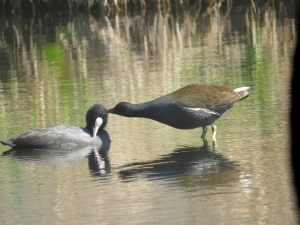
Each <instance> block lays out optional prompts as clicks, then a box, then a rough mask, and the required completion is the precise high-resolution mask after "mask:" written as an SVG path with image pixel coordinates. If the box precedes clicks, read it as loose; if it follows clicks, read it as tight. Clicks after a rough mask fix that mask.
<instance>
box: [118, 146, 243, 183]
mask: <svg viewBox="0 0 300 225" xmlns="http://www.w3.org/2000/svg"><path fill="white" fill-rule="evenodd" d="M236 168H237V165H236V164H235V163H234V162H231V161H229V160H228V159H226V158H224V157H223V156H222V155H221V154H219V153H216V152H213V151H211V150H210V148H209V147H207V146H203V147H181V148H178V149H176V150H175V151H174V152H172V153H170V154H168V155H165V156H162V157H161V158H160V159H157V160H154V161H149V162H138V163H132V164H128V165H124V166H123V169H122V170H121V171H120V177H121V179H123V180H124V181H131V180H133V179H135V178H136V177H139V175H142V176H145V177H146V178H149V179H170V178H176V179H177V178H178V177H182V179H184V178H183V177H186V180H187V182H185V185H190V184H188V183H193V184H194V183H196V184H199V183H200V184H202V185H205V184H207V185H211V184H212V183H224V182H227V179H228V178H229V179H231V178H232V177H234V178H233V179H238V177H239V172H238V170H237V169H236ZM191 177H192V178H191Z"/></svg>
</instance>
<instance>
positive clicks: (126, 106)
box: [107, 102, 133, 116]
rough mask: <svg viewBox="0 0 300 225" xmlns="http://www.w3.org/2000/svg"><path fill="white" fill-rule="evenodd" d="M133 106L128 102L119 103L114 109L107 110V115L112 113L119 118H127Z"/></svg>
mask: <svg viewBox="0 0 300 225" xmlns="http://www.w3.org/2000/svg"><path fill="white" fill-rule="evenodd" d="M132 107H133V104H131V103H129V102H120V103H118V104H117V105H116V106H115V107H114V108H111V109H109V110H108V111H107V112H108V113H114V114H117V115H121V116H129V115H130V112H131V110H132Z"/></svg>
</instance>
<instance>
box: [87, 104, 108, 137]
mask: <svg viewBox="0 0 300 225" xmlns="http://www.w3.org/2000/svg"><path fill="white" fill-rule="evenodd" d="M106 124H107V109H106V108H105V107H104V105H102V104H100V103H98V104H94V105H93V106H91V107H90V108H89V109H88V111H87V113H86V128H87V129H89V130H90V131H93V137H95V136H96V135H97V132H98V130H102V129H103V128H104V127H105V126H106Z"/></svg>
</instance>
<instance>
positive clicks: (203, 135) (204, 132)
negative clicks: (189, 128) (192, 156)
mask: <svg viewBox="0 0 300 225" xmlns="http://www.w3.org/2000/svg"><path fill="white" fill-rule="evenodd" d="M206 133H207V127H203V133H202V135H201V139H205V135H206Z"/></svg>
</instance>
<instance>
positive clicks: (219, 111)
mask: <svg viewBox="0 0 300 225" xmlns="http://www.w3.org/2000/svg"><path fill="white" fill-rule="evenodd" d="M252 86H255V85H248V86H243V87H238V88H234V87H229V86H214V85H206V84H190V85H188V86H185V87H183V88H181V89H179V90H177V91H174V92H172V93H170V94H167V95H164V96H162V97H159V98H156V99H154V100H152V101H148V102H145V103H141V104H131V103H128V102H120V103H118V104H117V105H116V106H115V107H114V108H111V109H109V110H108V113H114V114H117V115H121V116H126V117H143V118H148V119H152V120H156V121H158V122H161V123H164V124H167V125H169V126H171V127H175V128H178V129H194V128H197V127H203V133H202V135H201V138H202V139H205V135H206V132H207V127H206V126H208V125H212V129H213V140H214V141H215V142H216V128H217V126H216V125H215V124H214V122H215V121H216V120H217V119H218V118H220V117H221V116H222V115H223V114H224V113H225V112H226V111H227V110H228V109H230V108H231V107H232V106H233V104H234V103H236V102H237V101H240V100H242V99H244V98H246V97H247V96H248V95H249V93H248V92H247V90H248V89H250V88H251V87H252Z"/></svg>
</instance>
